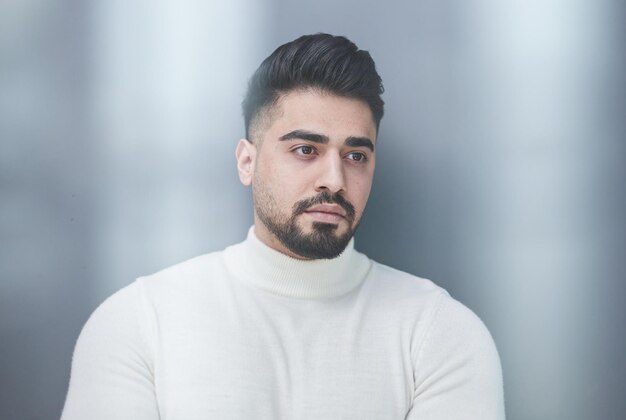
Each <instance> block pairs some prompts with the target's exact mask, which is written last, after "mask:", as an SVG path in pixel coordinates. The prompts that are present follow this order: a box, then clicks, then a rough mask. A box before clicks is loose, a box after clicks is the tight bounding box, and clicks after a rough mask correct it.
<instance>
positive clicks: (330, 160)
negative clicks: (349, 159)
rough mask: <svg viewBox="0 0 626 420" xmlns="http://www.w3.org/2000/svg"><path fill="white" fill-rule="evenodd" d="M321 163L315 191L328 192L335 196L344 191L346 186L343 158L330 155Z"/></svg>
mask: <svg viewBox="0 0 626 420" xmlns="http://www.w3.org/2000/svg"><path fill="white" fill-rule="evenodd" d="M320 161H322V165H321V167H320V171H319V173H318V176H317V180H316V182H315V191H318V192H320V191H323V190H327V191H328V192H330V193H333V194H334V193H337V192H340V191H343V190H344V189H345V187H346V185H345V176H344V173H343V170H344V168H343V162H342V160H341V156H334V155H328V156H325V157H324V159H320Z"/></svg>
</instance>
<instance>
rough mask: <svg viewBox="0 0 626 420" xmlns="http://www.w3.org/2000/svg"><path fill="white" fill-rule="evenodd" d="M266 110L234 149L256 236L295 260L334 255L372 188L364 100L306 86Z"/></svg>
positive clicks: (371, 140)
mask: <svg viewBox="0 0 626 420" xmlns="http://www.w3.org/2000/svg"><path fill="white" fill-rule="evenodd" d="M270 114H271V119H270V121H269V122H268V123H267V124H266V127H263V128H261V129H260V130H259V131H260V132H259V133H257V138H258V140H257V141H256V142H255V144H251V143H249V142H248V141H246V140H241V141H240V143H239V145H238V147H237V159H238V169H239V176H240V179H241V181H242V182H243V183H244V184H246V185H248V184H252V191H253V199H254V209H255V232H256V235H257V237H258V238H259V239H260V240H261V241H263V242H264V243H266V244H267V245H269V246H271V247H272V248H274V249H277V250H278V251H281V252H283V253H284V254H287V255H290V256H293V257H296V258H303V259H315V258H334V257H336V256H338V255H339V254H340V253H341V252H342V251H343V250H344V249H345V247H346V245H347V244H348V242H349V241H350V238H352V235H353V234H354V231H355V230H356V228H357V226H358V224H359V221H360V220H361V216H362V215H363V210H364V209H365V204H366V203H367V198H368V196H369V193H370V189H371V186H372V178H373V175H374V167H375V154H374V144H375V139H376V126H375V124H374V120H373V117H372V113H371V111H370V109H369V107H368V105H367V104H366V103H365V102H363V101H360V100H357V99H351V98H345V97H340V96H336V95H333V94H329V93H325V92H321V91H319V90H313V89H307V90H295V91H291V92H288V93H286V94H284V95H282V97H281V98H280V100H279V102H278V103H277V104H276V105H275V109H273V110H272V111H271V113H270Z"/></svg>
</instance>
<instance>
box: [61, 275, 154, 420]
mask: <svg viewBox="0 0 626 420" xmlns="http://www.w3.org/2000/svg"><path fill="white" fill-rule="evenodd" d="M142 302H143V301H142V297H141V289H140V287H139V284H137V283H134V284H132V285H130V286H128V287H126V288H124V289H122V290H120V291H119V292H117V293H116V294H114V295H113V296H111V297H110V298H109V299H107V300H106V301H105V302H104V303H103V304H102V305H100V307H99V308H98V309H96V311H95V312H94V313H93V314H92V316H91V317H90V318H89V320H88V321H87V324H85V327H84V328H83V330H82V332H81V334H80V337H79V338H78V342H77V343H76V349H75V350H74V357H73V359H72V374H71V378H70V386H69V390H68V393H67V399H66V401H65V407H64V409H63V414H62V417H61V418H62V420H79V419H81V420H82V419H90V420H105V419H106V420H114V419H120V420H121V419H134V420H158V419H159V412H158V408H157V403H156V398H155V391H154V376H153V362H152V358H151V356H150V354H151V353H150V351H149V346H148V344H147V339H146V331H145V328H146V326H145V322H143V321H144V319H143V317H142V316H143V315H144V313H145V311H144V309H143V304H142ZM142 324H143V325H142Z"/></svg>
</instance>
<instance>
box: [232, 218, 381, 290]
mask: <svg viewBox="0 0 626 420" xmlns="http://www.w3.org/2000/svg"><path fill="white" fill-rule="evenodd" d="M255 233H256V229H254V228H250V231H249V232H248V238H247V239H246V241H244V242H242V243H241V244H238V245H235V246H232V247H230V248H228V249H227V250H226V253H225V256H226V263H227V265H228V267H229V269H230V271H231V272H232V273H233V274H234V275H235V277H237V278H239V279H240V280H242V281H243V282H245V283H248V284H249V285H251V286H253V287H255V288H258V289H262V290H264V291H266V292H269V293H272V294H275V295H280V296H286V297H290V298H300V299H321V298H330V297H337V296H341V295H343V294H346V293H348V292H349V291H351V290H353V289H354V288H356V287H357V286H358V285H359V284H361V282H362V281H363V279H364V278H365V275H366V274H367V272H368V271H369V268H370V261H369V260H368V259H367V257H365V256H364V255H363V254H360V253H358V252H356V251H355V250H354V240H351V241H350V243H349V244H348V246H347V247H346V249H345V250H344V252H343V253H341V255H339V256H338V257H336V258H332V259H320V260H303V259H301V258H300V259H297V258H293V257H291V256H289V255H287V254H286V253H283V252H281V251H279V250H277V249H275V248H273V247H270V246H269V245H267V244H266V243H265V242H263V241H261V240H260V239H259V238H258V237H257V236H256V234H255Z"/></svg>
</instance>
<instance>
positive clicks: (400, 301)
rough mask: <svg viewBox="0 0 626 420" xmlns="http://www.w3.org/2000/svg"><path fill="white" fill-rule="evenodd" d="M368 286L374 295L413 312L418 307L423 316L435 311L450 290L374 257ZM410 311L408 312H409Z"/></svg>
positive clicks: (380, 299)
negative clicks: (377, 260)
mask: <svg viewBox="0 0 626 420" xmlns="http://www.w3.org/2000/svg"><path fill="white" fill-rule="evenodd" d="M365 287H367V288H368V290H369V292H370V293H371V294H372V295H373V296H375V299H376V300H377V301H379V302H381V303H383V304H385V305H387V306H390V307H392V308H394V309H393V310H399V311H402V312H403V313H405V314H406V315H409V316H410V313H411V312H415V311H417V312H418V313H419V316H420V317H421V318H423V317H424V316H425V315H426V312H428V313H430V314H431V315H432V314H433V313H434V311H435V308H436V306H437V305H439V304H440V302H441V300H442V299H443V298H444V297H445V296H448V292H447V291H446V290H445V289H443V288H442V287H440V286H438V285H436V284H435V283H433V282H432V281H430V280H428V279H425V278H422V277H418V276H415V275H413V274H410V273H407V272H404V271H401V270H398V269H395V268H392V267H389V266H387V265H384V264H381V263H378V262H375V261H372V266H371V269H370V272H369V275H368V278H367V281H366V285H365ZM407 311H408V314H407Z"/></svg>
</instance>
